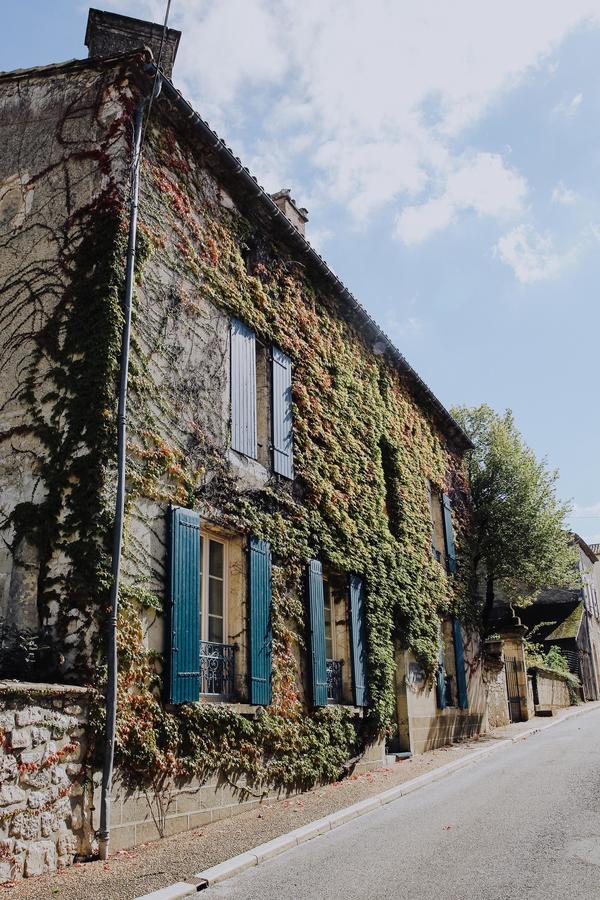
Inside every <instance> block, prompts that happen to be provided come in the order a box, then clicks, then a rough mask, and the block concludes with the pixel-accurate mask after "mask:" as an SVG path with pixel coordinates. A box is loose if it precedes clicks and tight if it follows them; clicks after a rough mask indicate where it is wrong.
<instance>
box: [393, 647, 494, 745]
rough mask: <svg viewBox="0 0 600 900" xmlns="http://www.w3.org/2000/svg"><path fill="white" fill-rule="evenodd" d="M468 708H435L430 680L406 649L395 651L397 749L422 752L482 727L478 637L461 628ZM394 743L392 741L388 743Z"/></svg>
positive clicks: (482, 685) (483, 698)
mask: <svg viewBox="0 0 600 900" xmlns="http://www.w3.org/2000/svg"><path fill="white" fill-rule="evenodd" d="M463 637H464V654H465V674H466V678H467V696H468V702H469V708H468V709H459V708H458V707H456V706H450V707H446V708H445V709H438V706H437V699H436V691H435V687H434V685H433V684H432V683H431V681H428V680H427V679H426V677H425V673H424V672H423V671H422V669H421V667H420V666H419V664H418V663H417V660H416V658H415V657H414V655H413V654H412V653H410V652H407V651H398V652H397V653H396V716H397V724H398V735H397V744H396V745H395V746H396V747H397V749H399V750H403V751H407V750H410V751H412V753H415V754H416V753H425V752H426V751H428V750H434V749H435V748H436V747H443V746H444V745H445V744H451V743H453V742H456V741H462V740H466V739H468V738H470V737H474V736H475V735H478V734H481V733H483V732H484V731H485V730H486V718H487V716H486V694H487V691H486V684H485V682H484V669H483V664H482V658H481V645H480V640H479V638H478V636H477V634H475V633H467V632H465V631H464V630H463ZM392 746H394V744H392Z"/></svg>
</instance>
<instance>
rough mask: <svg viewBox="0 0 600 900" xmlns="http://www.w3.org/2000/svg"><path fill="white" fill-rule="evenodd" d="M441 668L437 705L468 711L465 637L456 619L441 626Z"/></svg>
mask: <svg viewBox="0 0 600 900" xmlns="http://www.w3.org/2000/svg"><path fill="white" fill-rule="evenodd" d="M439 640H440V651H439V666H438V671H437V676H436V693H437V705H438V707H439V708H440V709H445V708H446V707H460V708H461V709H468V707H469V698H468V691H467V670H466V666H465V652H464V637H463V630H462V626H461V624H460V622H459V620H458V619H457V618H456V617H453V618H451V619H444V620H443V622H442V623H441V625H440V633H439Z"/></svg>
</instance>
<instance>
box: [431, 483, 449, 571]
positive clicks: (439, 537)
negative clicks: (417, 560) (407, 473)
mask: <svg viewBox="0 0 600 900" xmlns="http://www.w3.org/2000/svg"><path fill="white" fill-rule="evenodd" d="M427 485H428V490H429V514H430V516H431V552H432V554H433V556H434V558H435V559H437V561H438V562H440V563H442V565H444V566H445V565H446V556H445V551H444V524H443V521H442V501H441V494H440V491H439V490H438V489H437V488H436V487H435V486H434V485H432V484H431V482H427Z"/></svg>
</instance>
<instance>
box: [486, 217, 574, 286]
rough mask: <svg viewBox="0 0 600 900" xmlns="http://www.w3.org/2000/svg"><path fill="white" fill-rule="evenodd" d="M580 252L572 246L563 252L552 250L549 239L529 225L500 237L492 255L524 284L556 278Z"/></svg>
mask: <svg viewBox="0 0 600 900" xmlns="http://www.w3.org/2000/svg"><path fill="white" fill-rule="evenodd" d="M578 252H579V247H577V246H576V247H573V248H571V249H570V250H567V251H565V252H564V253H558V252H556V251H555V249H554V246H553V242H552V238H551V237H550V236H549V235H547V234H546V235H542V234H540V233H539V232H538V231H536V229H535V228H534V227H533V226H532V225H518V226H517V227H516V228H513V229H512V231H509V232H508V233H507V234H505V235H503V237H501V238H500V240H499V241H498V243H497V244H496V247H495V253H496V255H497V256H498V258H499V259H501V260H502V262H504V263H506V265H508V266H510V267H511V268H512V270H513V271H514V273H515V276H516V277H517V279H518V280H519V281H520V282H522V283H523V284H533V283H534V282H536V281H547V280H549V279H552V278H557V277H558V276H559V275H560V274H561V273H562V272H563V271H564V269H565V268H567V267H568V266H569V265H571V264H572V263H573V262H574V261H575V259H576V257H577V255H578Z"/></svg>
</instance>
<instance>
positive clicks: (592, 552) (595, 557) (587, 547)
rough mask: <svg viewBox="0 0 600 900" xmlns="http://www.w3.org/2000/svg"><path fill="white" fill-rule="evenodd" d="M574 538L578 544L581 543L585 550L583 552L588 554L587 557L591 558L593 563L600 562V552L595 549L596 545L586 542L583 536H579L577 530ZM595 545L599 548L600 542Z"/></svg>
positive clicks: (582, 548)
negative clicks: (599, 555) (599, 559)
mask: <svg viewBox="0 0 600 900" xmlns="http://www.w3.org/2000/svg"><path fill="white" fill-rule="evenodd" d="M573 540H574V541H575V542H576V543H577V544H579V546H580V548H581V550H583V552H584V553H585V555H586V556H587V558H588V559H589V560H590V562H591V563H595V562H598V554H597V552H596V550H594V547H593V546H592V545H591V544H586V542H585V541H584V540H583V538H582V537H579V535H578V534H577V533H576V532H573ZM594 546H595V547H597V548H598V549H600V545H599V544H595V545H594Z"/></svg>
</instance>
